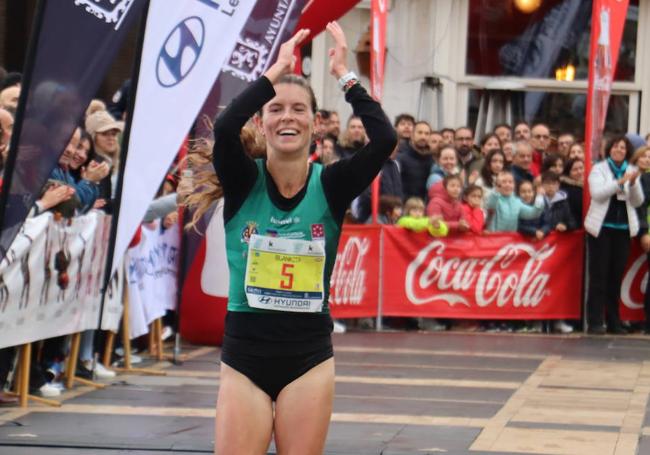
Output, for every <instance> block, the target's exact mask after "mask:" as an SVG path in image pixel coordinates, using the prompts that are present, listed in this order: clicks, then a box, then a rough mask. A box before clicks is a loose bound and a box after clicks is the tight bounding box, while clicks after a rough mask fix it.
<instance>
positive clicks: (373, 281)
mask: <svg viewBox="0 0 650 455" xmlns="http://www.w3.org/2000/svg"><path fill="white" fill-rule="evenodd" d="M381 229H382V228H381V225H378V224H376V225H346V226H345V229H344V230H343V232H342V233H341V240H340V241H339V248H338V252H337V253H336V263H335V264H334V270H333V271H332V277H331V279H330V299H329V302H330V309H331V312H332V316H333V317H335V318H337V319H340V318H363V317H374V316H377V311H378V308H379V286H378V284H379V281H378V280H379V260H380V259H379V258H380V254H379V253H380V241H379V238H380V235H381Z"/></svg>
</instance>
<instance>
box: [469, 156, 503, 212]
mask: <svg viewBox="0 0 650 455" xmlns="http://www.w3.org/2000/svg"><path fill="white" fill-rule="evenodd" d="M505 167H506V156H505V154H504V153H503V152H502V151H501V150H490V151H489V152H488V154H487V156H486V157H485V161H484V162H483V167H482V168H481V175H479V177H478V178H477V179H476V181H475V182H474V184H475V185H476V186H479V187H481V188H482V189H483V203H482V207H483V208H485V204H486V202H487V199H488V197H489V196H490V193H492V192H493V191H494V187H495V185H496V181H497V176H498V175H499V173H500V172H501V171H503V170H504V168H505Z"/></svg>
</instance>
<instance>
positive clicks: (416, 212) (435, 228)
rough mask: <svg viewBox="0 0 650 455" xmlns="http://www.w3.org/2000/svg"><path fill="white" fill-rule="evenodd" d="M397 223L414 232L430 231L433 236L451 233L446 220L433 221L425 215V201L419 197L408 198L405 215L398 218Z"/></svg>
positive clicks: (405, 204)
mask: <svg viewBox="0 0 650 455" xmlns="http://www.w3.org/2000/svg"><path fill="white" fill-rule="evenodd" d="M397 225H398V226H400V227H403V228H405V229H408V230H410V231H413V232H423V231H428V232H429V234H431V235H432V236H433V237H444V236H446V235H447V234H448V233H449V229H448V228H447V225H446V224H445V223H444V222H442V221H436V222H432V220H431V219H430V218H428V217H426V216H425V215H424V201H423V200H422V199H421V198H419V197H410V198H408V199H407V200H406V202H405V203H404V216H402V217H401V218H400V219H399V220H397Z"/></svg>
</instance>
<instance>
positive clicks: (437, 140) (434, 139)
mask: <svg viewBox="0 0 650 455" xmlns="http://www.w3.org/2000/svg"><path fill="white" fill-rule="evenodd" d="M442 144H443V139H442V134H441V133H440V132H439V131H432V132H431V134H430V135H429V150H430V151H431V155H432V156H433V159H434V160H436V161H438V157H439V156H440V148H441V147H442Z"/></svg>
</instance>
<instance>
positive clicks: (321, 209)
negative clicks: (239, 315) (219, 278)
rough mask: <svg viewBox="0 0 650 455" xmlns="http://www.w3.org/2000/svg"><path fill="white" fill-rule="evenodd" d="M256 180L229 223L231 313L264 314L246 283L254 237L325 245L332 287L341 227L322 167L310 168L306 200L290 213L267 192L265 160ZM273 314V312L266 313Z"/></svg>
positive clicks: (326, 280)
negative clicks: (251, 298)
mask: <svg viewBox="0 0 650 455" xmlns="http://www.w3.org/2000/svg"><path fill="white" fill-rule="evenodd" d="M256 164H257V171H258V174H257V179H256V181H255V184H254V185H253V188H252V190H251V191H250V193H249V194H248V197H247V198H246V199H245V200H244V203H243V205H242V206H241V208H240V209H239V210H238V211H237V213H235V215H234V216H233V217H232V218H231V219H230V220H229V221H228V222H227V223H226V226H225V228H226V250H227V254H228V267H229V268H230V291H229V295H228V311H249V312H258V313H262V312H265V310H264V309H257V308H251V307H250V306H249V305H248V304H247V299H246V294H245V289H244V288H245V286H244V279H245V274H246V264H247V255H248V247H249V242H250V238H251V236H252V235H262V236H266V237H269V238H282V239H289V240H315V241H322V242H323V243H324V245H325V256H326V260H325V267H324V268H325V272H324V280H323V281H324V283H329V281H330V275H331V274H332V269H333V268H334V261H335V259H336V250H337V246H338V240H339V236H340V234H341V226H340V224H338V223H337V222H336V220H335V219H334V216H333V215H332V212H331V210H330V208H329V204H328V203H327V199H326V198H325V192H324V191H323V184H322V181H321V172H322V171H323V167H322V166H321V165H320V164H312V165H310V169H309V174H308V177H307V183H306V192H305V194H304V197H303V198H302V199H301V200H300V201H299V202H298V203H297V204H296V205H295V207H293V208H292V209H291V210H283V209H282V208H280V207H277V206H276V205H275V204H274V203H273V201H272V200H271V197H270V195H269V193H268V191H267V183H266V179H267V178H268V177H267V174H266V172H264V166H265V163H264V161H263V160H256ZM328 297H329V286H325V288H324V305H323V309H322V310H321V312H322V313H327V312H328V311H329V307H328V305H327V298H328ZM267 311H274V310H267Z"/></svg>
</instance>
